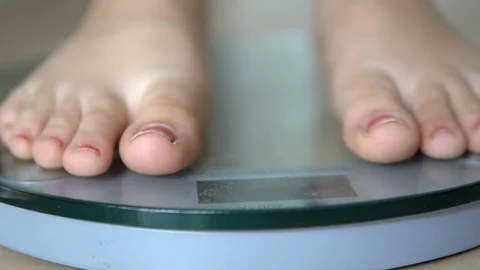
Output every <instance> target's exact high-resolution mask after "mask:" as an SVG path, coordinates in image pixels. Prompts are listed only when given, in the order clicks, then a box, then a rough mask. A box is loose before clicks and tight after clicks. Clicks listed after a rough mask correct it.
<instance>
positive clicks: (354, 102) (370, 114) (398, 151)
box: [340, 79, 420, 163]
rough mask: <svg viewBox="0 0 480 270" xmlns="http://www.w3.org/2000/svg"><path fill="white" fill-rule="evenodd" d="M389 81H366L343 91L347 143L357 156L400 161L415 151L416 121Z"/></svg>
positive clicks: (416, 146)
mask: <svg viewBox="0 0 480 270" xmlns="http://www.w3.org/2000/svg"><path fill="white" fill-rule="evenodd" d="M396 93H397V92H396V90H395V86H394V85H393V84H391V83H389V82H388V81H381V83H380V81H379V80H375V79H373V80H365V81H363V82H361V83H358V84H355V85H354V86H353V88H352V89H351V90H346V91H345V92H344V93H343V95H344V96H343V98H342V100H343V101H344V102H345V103H344V104H343V105H342V106H340V108H343V110H342V111H341V112H340V114H341V116H342V120H343V127H344V128H343V133H344V140H345V143H346V145H347V146H348V147H349V148H350V150H352V151H353V152H354V153H355V154H356V155H358V156H359V157H361V158H363V159H365V160H368V161H371V162H376V163H393V162H399V161H403V160H405V159H408V158H410V157H412V156H413V155H414V154H415V153H417V151H418V149H419V147H420V135H419V131H418V127H417V125H416V122H415V121H414V119H413V117H412V116H411V114H410V113H409V112H408V110H406V109H405V108H404V106H403V105H402V102H401V100H400V98H398V97H397V95H396Z"/></svg>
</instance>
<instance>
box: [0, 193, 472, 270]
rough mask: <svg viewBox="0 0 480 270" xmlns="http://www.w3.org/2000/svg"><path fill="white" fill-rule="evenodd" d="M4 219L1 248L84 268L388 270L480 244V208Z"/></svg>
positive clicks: (6, 210) (9, 212)
mask: <svg viewBox="0 0 480 270" xmlns="http://www.w3.org/2000/svg"><path fill="white" fill-rule="evenodd" d="M0 214H1V215H2V216H3V218H2V222H1V223H0V224H1V225H0V228H1V230H0V245H2V246H5V247H7V248H10V249H12V250H15V251H18V252H20V253H24V254H27V255H30V256H33V257H36V258H40V259H44V260H47V261H52V262H56V263H60V264H64V265H69V266H73V267H78V268H81V269H105V270H107V269H112V270H134V269H142V270H150V269H152V270H158V269H168V270H193V269H195V270H225V269H229V270H245V269H248V270H249V269H262V270H292V269H301V270H318V269H341V270H366V269H369V270H372V269H382V270H383V269H391V268H397V267H402V266H407V265H412V264H417V263H421V262H425V261H430V260H434V259H437V258H441V257H445V256H449V255H453V254H456V253H459V252H462V251H465V250H468V249H471V248H475V247H477V246H479V245H480V230H479V228H480V201H477V202H474V203H470V204H467V205H463V206H459V207H455V208H451V209H446V210H442V211H437V212H432V213H428V214H423V215H417V216H410V217H405V218H399V219H391V220H385V221H382V222H372V223H359V224H353V225H348V226H332V227H322V228H318V229H298V230H295V229H291V230H283V231H244V232H198V231H197V232H186V231H167V230H155V229H145V228H136V227H126V226H118V225H111V224H103V223H94V222H88V221H82V220H75V219H69V218H63V217H58V216H52V215H48V214H42V213H38V212H34V211H30V210H25V209H21V208H16V207H13V206H10V205H7V204H3V203H0Z"/></svg>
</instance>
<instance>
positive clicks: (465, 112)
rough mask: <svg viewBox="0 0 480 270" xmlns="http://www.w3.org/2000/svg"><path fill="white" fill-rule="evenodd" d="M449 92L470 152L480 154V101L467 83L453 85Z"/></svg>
mask: <svg viewBox="0 0 480 270" xmlns="http://www.w3.org/2000/svg"><path fill="white" fill-rule="evenodd" d="M447 90H448V91H447V93H448V96H449V99H450V103H451V107H452V108H453V110H454V111H455V114H456V116H457V119H458V122H459V124H460V125H461V128H462V130H463V133H464V134H465V136H466V139H467V146H468V150H469V151H470V152H473V153H480V99H479V98H478V96H477V94H476V93H475V91H474V90H473V89H472V87H471V86H470V85H469V84H468V83H466V82H461V81H460V82H457V83H456V84H452V85H450V86H448V88H447ZM478 92H479V93H480V89H479V91H478Z"/></svg>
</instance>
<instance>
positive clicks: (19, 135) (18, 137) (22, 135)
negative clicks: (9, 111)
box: [15, 133, 32, 141]
mask: <svg viewBox="0 0 480 270" xmlns="http://www.w3.org/2000/svg"><path fill="white" fill-rule="evenodd" d="M15 138H17V139H19V140H24V141H29V140H31V139H32V137H31V136H30V135H27V134H25V133H20V134H17V135H16V136H15Z"/></svg>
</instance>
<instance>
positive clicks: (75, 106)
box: [33, 97, 81, 169]
mask: <svg viewBox="0 0 480 270" xmlns="http://www.w3.org/2000/svg"><path fill="white" fill-rule="evenodd" d="M80 119H81V108H80V103H79V100H78V98H76V97H68V98H65V99H63V100H62V101H61V102H60V105H59V106H58V108H57V109H56V110H55V112H54V113H53V114H52V116H51V117H50V119H49V120H48V122H47V123H46V125H45V127H44V129H43V131H42V133H41V134H40V135H39V136H38V138H37V140H36V141H35V143H34V145H33V158H34V160H35V162H36V163H37V164H39V165H40V166H42V167H44V168H49V169H53V168H61V167H62V166H63V161H62V158H63V153H64V151H65V148H66V146H68V144H69V143H70V141H71V140H72V138H73V137H74V135H75V132H76V131H77V128H78V125H79V123H80Z"/></svg>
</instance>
